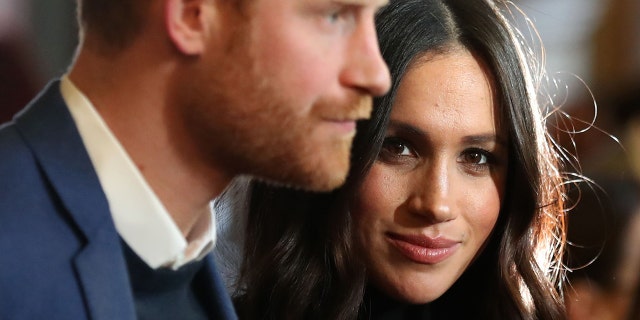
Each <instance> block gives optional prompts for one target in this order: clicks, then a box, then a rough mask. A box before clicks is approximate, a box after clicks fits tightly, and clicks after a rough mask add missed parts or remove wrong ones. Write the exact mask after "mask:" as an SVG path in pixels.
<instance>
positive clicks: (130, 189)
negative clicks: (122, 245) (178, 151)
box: [60, 76, 216, 270]
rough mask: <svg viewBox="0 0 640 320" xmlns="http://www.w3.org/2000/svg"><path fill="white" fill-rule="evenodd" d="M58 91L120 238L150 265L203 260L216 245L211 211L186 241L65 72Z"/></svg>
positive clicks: (199, 222) (158, 266)
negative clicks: (78, 135)
mask: <svg viewBox="0 0 640 320" xmlns="http://www.w3.org/2000/svg"><path fill="white" fill-rule="evenodd" d="M60 90H61V92H62V97H63V98H64V100H65V102H66V104H67V106H68V108H69V111H70V112H71V116H72V117H73V119H74V121H75V123H76V126H77V127H78V131H79V132H80V136H81V137H82V141H83V142H84V145H85V148H86V149H87V152H88V153H89V157H90V158H91V162H92V163H93V167H94V168H95V170H96V172H97V174H98V178H99V180H100V184H101V185H102V189H103V191H104V193H105V195H106V197H107V201H108V203H109V208H110V210H111V217H112V219H113V221H114V223H115V226H116V229H117V230H118V233H119V234H120V237H122V239H123V240H124V241H125V242H126V243H127V245H129V247H130V248H131V249H132V250H133V251H134V252H135V253H136V254H137V255H138V256H139V257H140V258H141V259H142V260H143V261H144V262H146V263H147V264H148V265H149V266H150V267H151V268H154V269H157V268H160V267H170V268H172V269H174V270H176V269H178V268H180V267H181V266H183V265H185V264H187V263H188V262H190V261H193V260H197V259H202V258H203V257H204V256H205V255H206V254H207V253H209V252H210V251H211V250H212V249H213V245H214V243H215V237H216V235H215V230H216V228H215V214H214V212H213V206H211V207H210V210H211V214H209V215H205V216H203V218H201V219H199V220H198V222H197V223H196V225H195V226H194V229H193V232H192V234H193V236H190V238H192V239H189V241H188V240H187V239H186V238H185V237H184V235H183V234H182V232H181V231H180V229H179V228H178V226H177V225H176V223H175V222H174V220H173V219H172V218H171V215H170V214H169V212H168V211H167V209H166V208H165V207H164V205H163V204H162V203H161V202H160V199H158V196H157V195H156V194H155V193H154V192H153V190H152V189H151V187H150V186H149V184H148V183H147V181H146V180H145V179H144V177H143V176H142V174H141V173H140V171H139V170H138V168H137V166H136V165H135V164H134V163H133V161H132V160H131V158H130V157H129V155H128V154H127V152H126V151H125V149H124V148H123V147H122V145H121V144H120V142H119V141H118V139H117V138H116V137H115V136H114V135H113V133H112V132H111V130H110V129H109V127H108V126H107V124H106V123H105V122H104V120H103V119H102V117H101V116H100V114H99V113H98V112H97V111H96V109H95V108H94V107H93V105H92V104H91V102H90V101H89V100H88V99H87V97H86V96H85V95H84V94H83V93H82V92H80V90H79V89H78V88H77V87H76V86H75V85H74V84H73V83H72V82H71V80H70V79H69V78H68V76H64V77H63V78H62V79H61V82H60Z"/></svg>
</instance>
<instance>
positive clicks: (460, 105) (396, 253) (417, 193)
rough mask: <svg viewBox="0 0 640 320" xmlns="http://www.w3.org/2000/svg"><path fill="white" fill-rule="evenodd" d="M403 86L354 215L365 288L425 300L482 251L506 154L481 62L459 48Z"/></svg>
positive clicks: (413, 72)
mask: <svg viewBox="0 0 640 320" xmlns="http://www.w3.org/2000/svg"><path fill="white" fill-rule="evenodd" d="M426 58H428V60H427V59H422V60H420V61H418V62H417V63H416V64H414V66H413V67H412V68H411V69H409V70H408V71H407V73H406V75H405V77H404V79H403V80H402V82H401V84H400V87H399V90H398V94H397V96H396V101H395V104H394V106H393V110H392V113H391V122H390V125H389V128H388V129H387V132H386V138H385V142H384V145H383V147H382V151H381V153H380V155H379V156H378V160H377V161H376V162H375V164H374V165H373V167H372V168H371V171H370V172H369V174H368V175H367V176H366V178H365V179H364V182H363V184H362V186H361V187H360V189H359V190H358V195H357V197H356V199H355V201H354V202H353V203H352V206H351V210H352V214H353V217H354V223H355V227H356V236H357V243H358V246H359V248H360V249H361V250H362V251H363V254H364V258H365V262H366V263H367V268H368V272H369V276H370V281H371V282H372V283H373V285H375V286H376V287H378V288H379V289H380V290H382V291H383V292H385V293H387V294H388V295H390V296H391V297H394V298H396V299H398V300H402V301H407V302H410V303H426V302H430V301H433V300H435V299H436V298H438V297H439V296H440V295H442V294H443V293H444V292H445V291H446V290H447V289H449V288H450V287H451V286H452V285H453V283H454V282H455V281H456V280H457V279H458V278H459V277H460V275H461V274H462V273H463V272H464V271H465V269H466V268H467V267H468V266H469V264H470V263H471V262H472V261H473V260H474V258H475V257H476V256H477V255H478V254H479V252H480V251H481V249H482V248H483V245H484V243H485V242H486V240H487V238H488V237H489V235H490V233H491V231H492V229H493V227H494V225H495V223H496V220H497V218H498V213H499V211H500V204H501V201H502V196H503V194H504V189H505V181H506V174H507V164H508V163H507V162H508V155H507V154H508V150H507V145H506V141H507V137H506V133H505V129H504V128H503V127H502V126H501V125H500V121H499V116H498V115H499V112H498V110H497V109H498V107H497V106H496V97H495V95H494V85H493V80H492V78H491V77H490V76H489V75H488V74H487V73H486V72H485V68H484V65H483V64H482V63H481V62H480V61H479V60H478V59H476V58H475V57H474V56H473V55H472V54H471V53H469V52H468V51H465V50H464V49H457V50H455V51H452V52H448V53H446V54H443V55H435V56H427V57H426Z"/></svg>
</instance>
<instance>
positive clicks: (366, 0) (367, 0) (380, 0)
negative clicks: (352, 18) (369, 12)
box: [335, 0, 389, 8]
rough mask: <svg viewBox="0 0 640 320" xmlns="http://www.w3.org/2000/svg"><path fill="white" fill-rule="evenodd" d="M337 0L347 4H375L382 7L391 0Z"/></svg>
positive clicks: (336, 0)
mask: <svg viewBox="0 0 640 320" xmlns="http://www.w3.org/2000/svg"><path fill="white" fill-rule="evenodd" d="M335 2H338V3H342V4H345V5H358V6H365V5H366V6H374V7H377V8H382V7H384V6H386V5H387V4H389V0H335Z"/></svg>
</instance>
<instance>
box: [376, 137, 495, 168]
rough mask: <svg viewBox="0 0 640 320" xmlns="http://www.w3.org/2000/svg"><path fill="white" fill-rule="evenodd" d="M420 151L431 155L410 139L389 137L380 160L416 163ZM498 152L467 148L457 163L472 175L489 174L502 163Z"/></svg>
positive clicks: (474, 147) (461, 153)
mask: <svg viewBox="0 0 640 320" xmlns="http://www.w3.org/2000/svg"><path fill="white" fill-rule="evenodd" d="M420 150H422V152H426V153H429V151H428V148H427V149H425V148H423V149H419V148H418V147H416V146H415V144H414V143H412V142H411V140H410V139H405V138H401V137H397V136H388V137H386V138H385V139H384V141H383V143H382V148H381V149H380V153H379V154H378V160H379V161H382V162H385V163H389V164H409V163H414V162H416V161H419V160H420V158H421V157H422V155H421V153H420ZM497 152H498V151H495V152H494V151H492V150H491V149H490V148H484V147H478V146H473V147H466V148H464V149H463V150H462V151H461V152H459V154H458V156H457V158H456V162H457V163H458V164H459V165H460V166H462V168H463V169H464V170H465V171H466V172H468V173H470V174H473V175H480V174H484V173H489V172H490V170H491V169H493V168H494V167H496V166H499V165H500V164H501V163H502V161H501V160H500V157H499V156H498V155H497V154H496V153H497Z"/></svg>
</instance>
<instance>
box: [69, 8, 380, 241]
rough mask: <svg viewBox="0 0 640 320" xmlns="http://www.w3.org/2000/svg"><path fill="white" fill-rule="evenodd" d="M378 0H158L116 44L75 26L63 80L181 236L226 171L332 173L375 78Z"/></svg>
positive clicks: (315, 178) (344, 160) (276, 178)
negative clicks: (77, 42)
mask: <svg viewBox="0 0 640 320" xmlns="http://www.w3.org/2000/svg"><path fill="white" fill-rule="evenodd" d="M382 5H384V2H382V0H380V1H379V0H374V1H364V0H339V1H330V0H304V1H300V0H251V1H245V2H236V1H211V0H163V1H151V2H149V3H148V4H147V5H145V7H144V10H140V12H142V14H143V15H144V16H143V17H139V18H140V19H141V21H143V23H141V25H140V26H139V28H137V29H139V30H138V31H137V32H136V33H135V34H134V36H133V38H132V39H131V40H130V41H127V42H125V44H124V45H121V44H113V43H108V42H106V41H105V39H104V37H102V36H101V35H100V34H98V33H96V32H92V30H91V29H87V30H83V38H82V43H81V46H80V48H79V50H78V55H77V57H76V60H75V61H74V64H73V66H72V68H71V71H70V78H71V80H72V81H73V82H74V83H75V84H76V85H77V87H78V88H79V89H80V90H81V91H82V92H83V93H84V94H85V95H86V96H87V98H88V99H89V100H90V101H91V102H92V103H93V105H94V106H95V108H96V110H97V111H98V112H99V113H100V115H101V116H102V117H103V119H104V120H105V122H106V123H107V125H108V126H109V128H110V129H111V131H112V132H113V133H114V135H115V136H116V137H117V138H118V140H119V141H120V143H121V144H122V145H123V147H124V148H125V150H126V151H127V153H128V154H129V156H130V157H131V159H132V160H133V161H134V162H135V164H136V165H137V166H138V168H139V169H140V171H141V173H142V174H143V176H144V177H145V179H146V180H147V182H148V183H149V185H150V186H151V188H152V189H153V190H154V192H155V193H156V194H157V195H158V197H159V198H160V200H161V202H162V203H163V205H164V206H165V207H166V208H167V210H168V211H169V212H170V214H171V216H172V217H173V219H174V221H176V223H177V224H178V226H179V227H180V229H181V230H182V232H183V234H184V235H185V236H187V235H189V234H190V232H191V229H192V228H193V226H194V224H195V223H196V222H197V221H198V220H199V219H200V217H201V216H202V215H206V214H209V210H208V205H209V202H210V201H211V199H213V198H215V197H217V196H218V195H220V193H221V192H222V191H223V190H224V189H225V188H226V187H227V185H228V183H229V182H230V181H231V180H232V179H233V177H235V176H237V175H252V176H255V177H258V178H260V179H264V180H267V181H270V182H273V183H280V184H288V185H291V186H295V187H298V188H304V189H310V190H330V189H333V188H335V187H337V186H339V185H340V184H342V182H343V181H344V179H345V176H346V174H347V170H348V166H349V152H350V147H351V141H352V137H353V135H354V122H355V121H356V120H358V119H362V118H366V117H368V116H369V114H370V111H371V103H370V100H371V96H374V95H382V94H384V93H385V92H386V91H387V90H388V88H389V85H390V84H389V82H390V79H389V72H388V69H387V67H386V65H385V64H384V61H383V60H382V58H381V56H380V52H379V48H378V44H377V37H376V33H375V28H374V22H373V18H374V14H375V12H376V11H377V10H378V9H379V8H380V6H382Z"/></svg>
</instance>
